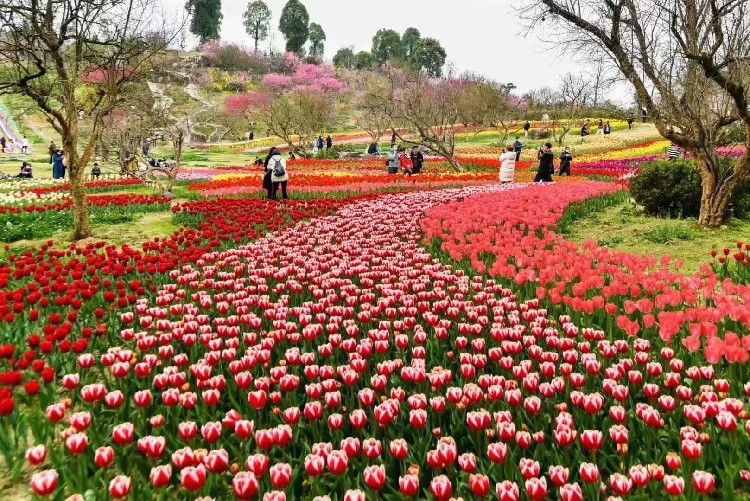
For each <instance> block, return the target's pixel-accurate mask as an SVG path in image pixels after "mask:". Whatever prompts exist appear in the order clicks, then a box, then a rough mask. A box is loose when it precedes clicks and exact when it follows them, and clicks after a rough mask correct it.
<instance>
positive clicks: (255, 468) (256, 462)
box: [245, 454, 271, 478]
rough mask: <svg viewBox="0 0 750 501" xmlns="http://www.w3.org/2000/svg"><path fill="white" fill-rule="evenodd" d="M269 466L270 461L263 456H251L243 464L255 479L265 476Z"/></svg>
mask: <svg viewBox="0 0 750 501" xmlns="http://www.w3.org/2000/svg"><path fill="white" fill-rule="evenodd" d="M270 464H271V461H270V459H269V458H268V456H266V455H265V454H253V455H252V456H249V457H248V458H247V461H246V462H245V466H247V469H248V470H249V471H251V472H253V473H255V477H256V478H260V477H262V476H263V475H265V474H266V472H267V471H268V467H269V465H270Z"/></svg>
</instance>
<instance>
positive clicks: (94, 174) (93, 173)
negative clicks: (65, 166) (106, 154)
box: [91, 162, 102, 179]
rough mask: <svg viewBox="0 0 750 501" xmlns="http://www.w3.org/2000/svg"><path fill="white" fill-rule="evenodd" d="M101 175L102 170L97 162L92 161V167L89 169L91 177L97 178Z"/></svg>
mask: <svg viewBox="0 0 750 501" xmlns="http://www.w3.org/2000/svg"><path fill="white" fill-rule="evenodd" d="M101 175H102V170H101V169H100V168H99V163H97V162H94V168H93V169H91V177H93V178H94V179H99V176H101Z"/></svg>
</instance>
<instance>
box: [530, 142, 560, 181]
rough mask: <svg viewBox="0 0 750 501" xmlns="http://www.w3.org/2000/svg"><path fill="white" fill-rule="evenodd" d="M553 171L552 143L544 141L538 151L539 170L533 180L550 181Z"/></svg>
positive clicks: (553, 155)
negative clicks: (542, 146)
mask: <svg viewBox="0 0 750 501" xmlns="http://www.w3.org/2000/svg"><path fill="white" fill-rule="evenodd" d="M554 172H555V154H554V153H553V152H552V143H545V145H544V148H542V149H541V150H540V151H539V171H538V172H537V173H536V177H535V178H534V182H535V183H551V182H553V181H552V174H553V173H554Z"/></svg>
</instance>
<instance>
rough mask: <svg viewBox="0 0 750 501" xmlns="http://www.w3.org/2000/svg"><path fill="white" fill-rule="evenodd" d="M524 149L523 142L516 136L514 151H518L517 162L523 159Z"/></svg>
mask: <svg viewBox="0 0 750 501" xmlns="http://www.w3.org/2000/svg"><path fill="white" fill-rule="evenodd" d="M522 150H523V143H522V142H521V140H520V139H519V138H518V137H516V142H515V143H513V151H514V152H515V153H516V162H519V161H521V151H522Z"/></svg>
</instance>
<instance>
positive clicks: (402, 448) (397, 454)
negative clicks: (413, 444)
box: [389, 438, 409, 461]
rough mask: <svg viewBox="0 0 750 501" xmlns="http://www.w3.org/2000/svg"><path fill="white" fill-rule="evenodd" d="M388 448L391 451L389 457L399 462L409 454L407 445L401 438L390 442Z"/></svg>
mask: <svg viewBox="0 0 750 501" xmlns="http://www.w3.org/2000/svg"><path fill="white" fill-rule="evenodd" d="M389 448H390V450H391V456H393V458H394V459H397V460H399V461H400V460H402V459H405V458H406V456H407V455H408V454H409V444H408V443H407V442H406V440H404V439H403V438H397V439H394V440H391V443H390V444H389Z"/></svg>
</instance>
